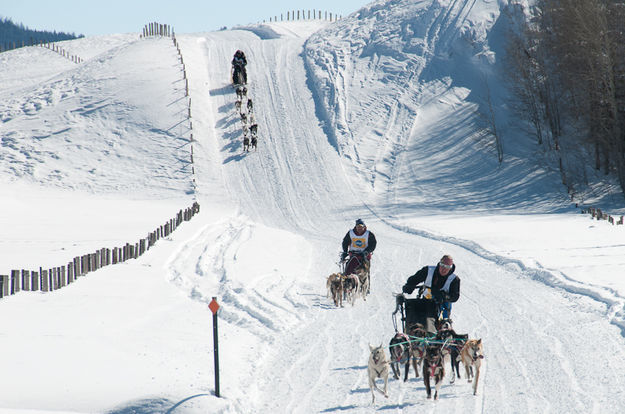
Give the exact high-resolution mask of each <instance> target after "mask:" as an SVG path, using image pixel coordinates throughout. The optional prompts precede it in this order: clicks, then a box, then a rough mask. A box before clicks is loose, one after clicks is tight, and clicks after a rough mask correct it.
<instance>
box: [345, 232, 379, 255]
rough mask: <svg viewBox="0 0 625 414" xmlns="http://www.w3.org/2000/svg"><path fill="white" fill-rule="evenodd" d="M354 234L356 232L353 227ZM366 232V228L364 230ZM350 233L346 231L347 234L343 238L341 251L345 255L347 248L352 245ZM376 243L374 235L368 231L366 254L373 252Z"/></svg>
mask: <svg viewBox="0 0 625 414" xmlns="http://www.w3.org/2000/svg"><path fill="white" fill-rule="evenodd" d="M353 230H354V232H355V231H356V227H354V229H353ZM365 231H366V228H365ZM349 233H350V232H349V231H348V232H347V234H345V237H343V251H344V252H345V253H347V250H348V249H349V246H350V245H351V244H352V238H351V236H350V234H349ZM377 243H378V242H377V241H376V239H375V235H374V234H373V233H372V232H371V231H369V238H368V239H367V248H366V249H365V252H366V253H371V252H373V251H374V250H375V246H376V244H377Z"/></svg>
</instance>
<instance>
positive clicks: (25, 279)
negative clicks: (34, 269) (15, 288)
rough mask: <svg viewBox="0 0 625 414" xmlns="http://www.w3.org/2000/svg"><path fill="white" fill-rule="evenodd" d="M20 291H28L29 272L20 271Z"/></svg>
mask: <svg viewBox="0 0 625 414" xmlns="http://www.w3.org/2000/svg"><path fill="white" fill-rule="evenodd" d="M22 290H26V291H28V290H30V271H29V270H24V269H22Z"/></svg>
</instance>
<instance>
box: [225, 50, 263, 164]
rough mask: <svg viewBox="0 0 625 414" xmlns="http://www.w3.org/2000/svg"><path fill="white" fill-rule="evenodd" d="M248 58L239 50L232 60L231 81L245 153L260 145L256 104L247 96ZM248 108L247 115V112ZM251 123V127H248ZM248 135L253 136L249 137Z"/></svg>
mask: <svg viewBox="0 0 625 414" xmlns="http://www.w3.org/2000/svg"><path fill="white" fill-rule="evenodd" d="M246 65H247V57H246V56H245V53H244V52H243V51H241V50H237V51H236V52H235V54H234V58H233V59H232V70H231V79H232V85H233V86H234V88H235V92H236V94H237V100H236V101H235V103H234V108H235V110H236V111H237V112H238V113H239V116H240V117H241V123H242V124H243V125H242V129H243V151H244V152H249V150H250V147H251V148H253V149H254V150H256V149H257V145H258V125H257V124H256V121H255V120H254V103H253V102H252V99H251V98H250V97H249V96H248V95H247V70H246V69H245V66H246ZM244 99H245V100H246V101H247V102H246V105H245V106H244V105H243V100H244ZM245 108H247V113H246V112H245ZM248 123H249V125H248ZM248 134H249V135H250V136H251V137H250V136H248Z"/></svg>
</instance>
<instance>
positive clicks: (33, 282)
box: [30, 271, 41, 292]
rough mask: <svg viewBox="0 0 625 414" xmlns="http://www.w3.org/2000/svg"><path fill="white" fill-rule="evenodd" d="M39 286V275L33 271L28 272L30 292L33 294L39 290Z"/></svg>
mask: <svg viewBox="0 0 625 414" xmlns="http://www.w3.org/2000/svg"><path fill="white" fill-rule="evenodd" d="M40 289H41V287H40V286H39V274H38V273H37V272H35V271H33V272H30V290H32V291H33V292H35V291H38V290H40Z"/></svg>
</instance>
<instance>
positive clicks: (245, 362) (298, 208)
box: [0, 0, 625, 414]
mask: <svg viewBox="0 0 625 414" xmlns="http://www.w3.org/2000/svg"><path fill="white" fill-rule="evenodd" d="M500 3H501V5H500ZM505 3H506V2H499V3H497V2H491V1H485V0H453V1H451V0H449V1H408V0H396V1H377V2H373V3H371V4H370V5H368V6H367V7H365V8H363V9H361V10H360V11H358V12H356V13H354V14H352V15H351V16H349V17H347V18H345V19H343V20H341V21H340V22H337V23H332V24H328V23H325V22H281V23H273V24H264V25H255V26H249V27H239V28H237V29H234V30H225V31H218V32H207V33H195V34H178V35H177V36H178V42H179V45H180V50H181V54H182V57H183V60H184V63H185V69H186V74H187V77H188V80H189V98H190V100H191V104H190V105H191V114H192V117H191V121H192V129H191V128H190V124H189V120H188V119H186V116H185V114H186V111H187V108H188V106H187V105H188V98H187V97H185V96H184V87H183V85H184V83H183V81H182V72H181V70H182V65H181V64H180V61H179V60H178V58H177V52H176V50H175V47H174V46H173V43H172V41H171V39H155V38H152V39H138V36H131V35H118V36H111V37H102V38H93V39H89V38H87V39H79V40H75V41H71V42H64V48H65V49H67V50H70V51H72V48H74V49H75V51H76V52H80V51H84V53H87V52H86V51H87V50H88V51H89V52H88V53H89V56H82V57H83V59H85V58H86V59H87V61H86V62H85V63H83V64H81V65H74V64H70V63H68V62H67V61H64V60H63V59H62V58H61V57H59V56H58V55H53V54H51V53H49V51H46V50H41V49H38V48H25V49H18V50H16V51H11V52H7V53H3V54H1V55H0V63H1V64H2V65H3V67H8V68H9V69H10V70H8V71H3V72H2V74H0V82H1V84H2V85H3V86H2V88H1V89H0V98H1V99H0V102H2V103H1V104H0V118H1V119H2V120H3V126H2V128H3V130H2V133H3V136H2V137H3V138H2V147H1V149H2V159H1V161H0V171H1V172H2V174H1V177H2V179H1V181H0V189H1V190H2V192H3V194H5V195H7V196H6V197H7V200H8V201H9V202H7V203H2V205H1V207H0V211H2V214H1V216H2V217H3V222H2V224H3V228H4V229H6V230H5V232H4V237H3V238H2V240H1V241H0V247H1V249H0V250H1V253H0V265H2V267H1V268H0V272H2V273H5V272H6V271H8V270H10V269H12V268H20V266H26V265H28V263H32V262H37V260H38V261H39V262H42V261H45V263H41V265H42V266H47V265H50V266H52V265H55V264H57V262H59V261H60V262H62V261H63V260H69V259H71V257H73V255H76V254H85V253H86V252H89V251H90V250H89V249H95V248H100V247H102V246H103V245H110V246H111V247H112V246H113V245H116V244H119V243H122V242H125V241H127V240H128V239H130V238H132V237H135V238H138V237H142V236H143V235H144V234H145V233H147V232H148V231H151V230H152V229H153V227H154V226H156V225H157V224H159V223H160V222H161V221H163V220H165V219H167V218H169V215H170V213H175V212H176V211H177V210H178V209H179V208H184V207H187V205H188V204H190V202H192V201H193V200H197V201H198V202H199V203H200V205H201V212H200V214H199V215H198V216H196V217H194V218H193V220H191V221H190V222H188V223H184V224H183V225H182V226H181V227H180V228H179V229H178V230H176V232H174V233H173V234H172V235H171V236H170V237H168V238H166V239H163V240H161V241H159V243H157V245H156V246H155V247H154V248H153V249H151V250H150V251H149V252H148V253H147V254H146V255H144V256H141V257H140V258H139V259H137V260H131V261H128V262H125V263H123V264H120V265H115V266H110V267H107V268H104V269H102V270H99V271H97V272H94V273H91V274H88V275H87V276H85V277H84V278H81V279H80V280H78V281H77V282H76V283H74V284H72V285H71V286H68V287H65V288H63V289H61V290H59V291H56V292H52V293H46V294H43V293H41V294H35V293H26V292H22V293H19V294H17V295H14V296H12V297H9V298H3V299H2V300H0V314H1V315H2V320H3V323H2V324H0V337H1V338H2V340H1V341H0V352H1V354H2V355H3V356H5V357H4V358H3V362H2V370H1V371H0V412H2V413H29V414H31V413H36V414H40V413H51V412H55V413H59V412H60V413H93V412H98V413H115V414H126V413H157V412H158V413H207V412H210V413H250V412H252V413H266V412H278V413H311V412H323V413H325V412H342V413H343V412H345V413H362V412H373V411H378V410H380V411H386V410H390V411H392V412H396V413H413V412H417V411H426V412H432V413H436V412H468V413H473V412H474V413H481V412H505V413H526V412H575V413H577V412H579V413H588V412H597V413H599V412H606V411H614V412H616V411H619V409H621V410H622V408H623V407H625V395H624V394H623V389H625V379H623V378H622V376H620V375H618V373H619V372H621V370H623V368H625V351H624V349H625V348H624V346H623V345H624V344H625V341H624V338H623V327H625V323H624V317H625V312H624V310H623V306H624V303H625V302H624V298H625V284H624V283H623V282H622V281H620V279H622V277H621V276H622V275H623V274H624V271H625V260H624V259H623V258H624V257H625V254H624V253H625V246H624V245H623V243H622V231H623V229H622V228H617V227H612V226H609V225H608V224H606V223H603V222H601V223H599V222H592V221H590V219H589V218H588V217H587V216H583V215H580V214H578V211H577V210H576V209H575V208H574V207H573V206H571V205H570V202H569V200H568V198H567V194H566V191H565V189H563V188H561V186H560V184H559V183H560V182H559V177H558V174H557V173H556V172H554V171H553V170H551V169H550V168H549V167H544V166H542V164H541V163H540V162H539V161H538V160H536V158H533V157H529V158H528V157H527V156H526V155H527V154H529V153H531V152H532V150H531V147H530V146H529V145H530V142H529V141H530V140H529V139H527V142H526V144H525V145H524V144H523V139H522V137H521V136H520V134H519V133H518V131H516V130H515V129H514V128H512V127H510V129H509V135H507V136H508V137H509V139H510V141H511V142H514V143H513V144H510V146H509V147H507V148H508V152H507V155H506V159H505V161H504V163H503V164H502V165H501V166H499V165H498V163H497V157H496V154H494V152H493V149H492V146H491V144H489V140H488V139H487V138H484V137H483V136H482V135H480V126H479V116H480V115H479V110H480V106H481V105H483V100H482V99H481V97H482V95H481V94H482V93H483V89H482V87H483V83H482V79H483V78H482V73H483V72H484V70H490V71H493V72H495V69H496V60H494V59H490V58H489V57H492V56H495V55H496V54H497V52H498V51H497V50H496V48H495V50H492V49H490V46H491V44H493V42H492V41H490V40H489V36H490V35H491V34H492V33H493V31H494V29H493V27H494V26H495V24H496V23H497V22H498V18H499V16H500V14H501V13H502V10H501V9H500V8H504V5H505ZM398 27H399V28H401V31H398V30H397V28H398ZM397 33H400V34H401V35H397ZM87 42H88V44H87ZM467 45H472V47H470V48H469V47H468V46H467ZM237 49H242V50H244V51H245V53H246V55H247V57H248V62H249V64H248V80H249V91H248V96H249V97H251V98H252V99H253V102H254V113H255V118H256V121H257V123H258V125H259V147H258V150H257V151H252V152H250V153H247V152H243V151H242V133H241V122H240V119H239V115H238V113H237V112H236V111H235V108H234V101H235V99H236V97H235V93H234V90H233V89H232V87H231V85H230V83H229V76H230V75H229V70H230V63H229V62H230V60H231V59H232V54H233V53H234V51H235V50H237ZM78 54H79V55H80V53H78ZM484 57H485V58H484ZM146 68H149V69H146ZM29 71H31V72H32V73H33V76H32V77H28V76H25V75H26V74H27V73H28V72H29ZM16 73H24V76H16ZM488 79H489V82H491V85H490V87H491V90H492V91H493V94H494V95H495V97H496V99H501V97H502V96H503V95H504V94H505V92H504V89H503V87H502V86H501V84H500V83H499V81H498V79H497V77H496V76H495V75H492V77H489V78H488ZM4 85H7V86H6V87H5V86H4ZM496 102H501V101H496ZM500 122H502V125H508V124H507V123H508V122H509V119H507V117H506V116H505V114H504V115H501V119H500ZM191 133H193V137H194V141H193V142H190V134H191ZM191 146H193V154H194V163H193V170H192V169H191V165H190V164H189V163H188V161H187V160H188V159H189V155H190V151H191ZM192 171H193V172H192ZM193 180H195V186H194V185H193ZM68 205H78V206H79V207H78V208H75V209H69V208H68ZM613 205H615V206H616V207H619V208H623V205H622V203H621V204H620V205H619V204H617V203H614V204H613ZM38 206H39V207H38ZM81 207H82V208H81ZM31 217H32V218H33V219H32V220H29V219H30V218H31ZM356 218H363V219H364V220H365V222H366V224H367V226H368V228H369V229H370V230H371V231H373V232H374V233H375V235H376V238H377V239H378V248H377V249H376V251H375V254H374V258H373V261H372V275H371V277H372V287H371V295H370V296H369V297H368V298H367V301H366V302H363V301H362V300H359V301H358V302H357V303H356V304H355V306H354V307H351V306H350V305H347V306H345V307H344V308H340V309H337V308H336V307H335V306H334V305H333V304H332V303H331V301H330V300H329V299H327V298H326V288H325V278H326V277H327V276H328V275H329V274H330V273H333V272H335V271H337V270H338V269H339V268H338V266H337V264H336V261H337V259H338V253H339V250H340V242H341V240H342V238H343V236H344V234H345V232H346V231H347V230H348V229H349V228H350V227H351V226H353V223H354V220H355V219H356ZM24 223H27V224H24ZM68 228H71V231H70V230H68ZM446 253H447V254H451V255H452V256H453V257H454V261H455V263H456V266H457V271H456V273H457V274H458V276H459V277H460V278H461V280H462V284H461V298H460V300H459V301H458V302H457V303H456V304H454V308H453V320H454V327H455V329H456V331H458V332H463V333H468V334H469V335H470V337H472V338H482V340H483V342H484V349H485V354H486V358H485V363H484V366H483V367H484V368H483V371H482V375H481V378H480V384H479V387H478V394H477V396H474V395H473V394H472V388H471V385H470V384H468V383H467V382H466V381H465V380H464V372H462V376H463V378H462V379H460V380H457V381H456V383H455V384H450V383H449V381H448V379H446V380H445V383H444V385H443V387H442V389H441V394H440V398H439V400H438V401H436V402H433V401H431V400H427V399H426V396H425V389H424V386H423V381H422V379H421V378H414V376H411V378H410V379H409V381H408V382H405V383H404V382H401V381H395V380H391V381H390V385H389V388H390V391H389V393H390V397H389V398H388V399H384V398H383V397H381V396H380V395H378V396H376V404H375V405H372V404H371V395H370V391H369V387H368V380H367V372H366V371H367V370H366V366H367V359H368V353H369V344H371V345H379V344H383V345H387V344H388V341H389V340H390V339H391V337H392V336H393V334H394V329H393V322H392V319H391V313H392V312H393V310H394V309H395V299H394V297H393V293H394V292H399V291H400V290H401V286H402V285H403V283H404V282H405V280H406V278H407V277H408V276H409V275H412V274H413V273H414V272H416V271H417V270H418V269H420V268H421V267H422V266H425V265H430V264H435V263H436V261H437V260H438V259H439V258H440V257H441V256H442V255H443V254H446ZM59 257H60V258H59ZM4 269H6V270H4ZM213 297H216V298H217V300H218V301H219V303H220V305H221V311H220V313H219V323H220V325H219V333H220V338H219V340H220V349H219V355H220V367H221V373H220V374H221V381H220V383H221V398H217V397H216V396H215V395H214V384H213V378H214V371H213V353H212V351H213V350H212V331H211V317H212V315H211V313H210V311H208V309H207V305H208V303H209V302H210V301H211V300H212V298H213Z"/></svg>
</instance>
